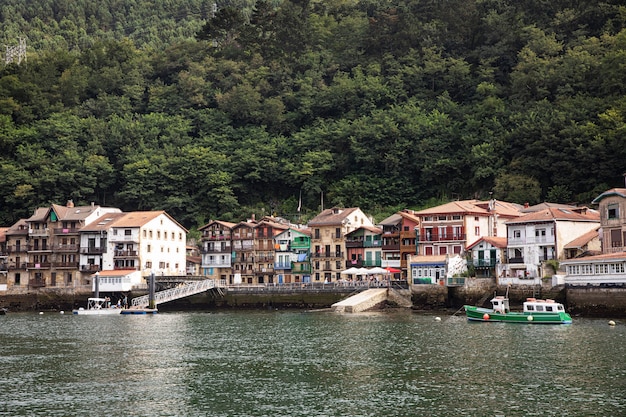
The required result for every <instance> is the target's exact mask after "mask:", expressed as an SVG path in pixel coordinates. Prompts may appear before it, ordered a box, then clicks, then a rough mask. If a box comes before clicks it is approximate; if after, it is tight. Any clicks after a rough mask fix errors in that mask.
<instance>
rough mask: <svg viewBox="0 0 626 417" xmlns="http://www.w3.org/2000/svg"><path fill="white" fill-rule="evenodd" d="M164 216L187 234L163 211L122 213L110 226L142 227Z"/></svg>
mask: <svg viewBox="0 0 626 417" xmlns="http://www.w3.org/2000/svg"><path fill="white" fill-rule="evenodd" d="M161 215H163V216H166V217H167V218H168V219H170V220H171V221H172V222H174V223H175V224H176V225H177V226H178V227H180V228H181V229H183V230H184V231H185V232H187V229H185V228H184V227H183V226H182V225H181V224H180V223H178V222H177V221H176V220H175V219H174V218H173V217H172V216H170V215H169V214H167V212H166V211H165V210H154V211H131V212H130V213H123V216H121V217H120V218H119V219H116V220H115V222H114V223H113V224H112V225H111V226H113V227H142V226H145V225H146V224H148V223H149V222H151V221H152V220H154V219H156V218H157V217H159V216H161Z"/></svg>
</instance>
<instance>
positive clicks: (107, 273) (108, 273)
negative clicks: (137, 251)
mask: <svg viewBox="0 0 626 417" xmlns="http://www.w3.org/2000/svg"><path fill="white" fill-rule="evenodd" d="M134 272H135V271H134V270H129V269H107V270H104V271H100V272H98V275H99V276H100V277H124V276H126V275H129V274H132V273H134ZM92 275H95V273H94V274H92Z"/></svg>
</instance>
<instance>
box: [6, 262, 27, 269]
mask: <svg viewBox="0 0 626 417" xmlns="http://www.w3.org/2000/svg"><path fill="white" fill-rule="evenodd" d="M27 267H28V264H27V263H26V262H19V263H15V262H9V264H8V268H9V271H12V270H20V269H26V268H27Z"/></svg>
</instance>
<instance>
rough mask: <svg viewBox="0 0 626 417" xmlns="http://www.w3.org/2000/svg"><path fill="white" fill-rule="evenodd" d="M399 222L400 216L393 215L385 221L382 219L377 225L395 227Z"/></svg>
mask: <svg viewBox="0 0 626 417" xmlns="http://www.w3.org/2000/svg"><path fill="white" fill-rule="evenodd" d="M401 221H402V216H400V215H399V214H398V213H394V214H392V215H391V216H389V217H387V218H386V219H383V220H382V221H381V222H379V223H378V224H380V225H381V226H395V225H397V224H398V223H400V222H401Z"/></svg>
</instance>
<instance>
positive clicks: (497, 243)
mask: <svg viewBox="0 0 626 417" xmlns="http://www.w3.org/2000/svg"><path fill="white" fill-rule="evenodd" d="M480 242H487V243H489V244H491V246H493V247H496V248H498V249H504V248H506V245H507V239H506V238H505V237H495V236H483V237H481V238H480V239H478V240H477V241H476V242H474V243H472V244H471V245H469V246H468V247H467V249H468V250H469V249H472V248H473V247H474V246H476V245H478V244H479V243H480Z"/></svg>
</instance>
